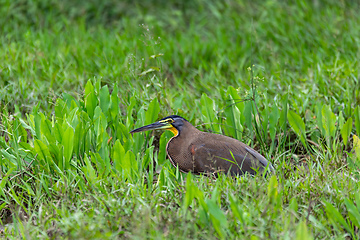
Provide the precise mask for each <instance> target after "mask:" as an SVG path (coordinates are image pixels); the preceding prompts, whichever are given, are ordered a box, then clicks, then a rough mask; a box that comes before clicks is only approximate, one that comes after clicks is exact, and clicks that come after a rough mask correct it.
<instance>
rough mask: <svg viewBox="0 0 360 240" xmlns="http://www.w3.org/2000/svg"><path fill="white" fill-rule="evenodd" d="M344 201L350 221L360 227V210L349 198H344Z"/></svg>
mask: <svg viewBox="0 0 360 240" xmlns="http://www.w3.org/2000/svg"><path fill="white" fill-rule="evenodd" d="M344 203H345V205H346V208H347V210H348V212H349V217H350V219H351V221H352V223H353V224H354V225H355V226H357V227H358V228H360V211H359V210H358V209H357V208H356V206H355V205H354V204H353V203H352V202H351V201H350V200H349V199H347V198H345V200H344Z"/></svg>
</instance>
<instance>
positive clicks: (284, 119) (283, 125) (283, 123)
mask: <svg viewBox="0 0 360 240" xmlns="http://www.w3.org/2000/svg"><path fill="white" fill-rule="evenodd" d="M281 104H282V109H281V112H280V118H279V125H280V128H281V129H282V130H283V131H284V132H285V131H286V123H287V115H288V94H287V93H286V94H285V95H284V96H283V97H282V99H281Z"/></svg>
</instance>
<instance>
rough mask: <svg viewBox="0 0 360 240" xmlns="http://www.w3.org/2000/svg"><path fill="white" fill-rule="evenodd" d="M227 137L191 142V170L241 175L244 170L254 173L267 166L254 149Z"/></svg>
mask: <svg viewBox="0 0 360 240" xmlns="http://www.w3.org/2000/svg"><path fill="white" fill-rule="evenodd" d="M222 137H223V136H222ZM208 139H209V138H208ZM229 139H231V138H227V139H222V138H221V139H215V141H201V142H199V143H197V142H193V143H191V144H190V146H189V150H190V153H191V155H192V160H193V163H194V169H193V171H194V172H198V173H200V172H216V171H224V172H228V171H230V172H231V174H233V175H236V174H238V175H242V174H244V173H245V172H249V173H250V174H256V172H257V171H258V170H263V169H264V167H265V166H267V160H266V159H265V158H264V157H263V156H261V155H260V154H259V153H257V152H256V151H255V150H253V149H251V148H250V147H249V146H247V145H245V144H243V143H241V142H240V141H238V140H235V139H231V141H229ZM224 140H225V141H224ZM232 140H235V141H232Z"/></svg>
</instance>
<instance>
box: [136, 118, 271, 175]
mask: <svg viewBox="0 0 360 240" xmlns="http://www.w3.org/2000/svg"><path fill="white" fill-rule="evenodd" d="M153 129H167V130H170V131H171V132H173V133H174V135H175V136H174V137H172V138H171V139H170V140H169V142H168V143H167V146H166V152H167V154H168V157H169V159H170V162H171V163H172V165H173V166H174V167H179V170H180V171H182V172H189V171H190V172H192V173H195V174H199V173H217V172H225V173H228V172H229V173H230V174H232V175H242V174H245V173H246V172H248V173H250V174H252V175H255V174H256V172H257V171H259V172H261V173H262V172H264V170H265V169H266V168H268V170H270V171H273V167H272V166H271V164H270V163H268V161H267V160H266V159H265V158H264V157H263V156H262V155H261V154H259V153H258V152H256V151H255V150H254V149H252V148H251V147H249V146H247V145H246V144H244V143H242V142H240V141H239V140H236V139H234V138H230V137H227V136H224V135H219V134H213V133H207V132H202V131H199V130H198V129H196V128H195V127H194V126H193V125H191V123H189V122H188V121H187V120H186V119H184V118H182V117H180V116H177V115H172V116H169V117H166V118H163V119H161V120H160V121H158V122H156V123H153V124H150V125H147V126H144V127H141V128H138V129H135V130H132V131H131V133H135V132H142V131H147V130H153Z"/></svg>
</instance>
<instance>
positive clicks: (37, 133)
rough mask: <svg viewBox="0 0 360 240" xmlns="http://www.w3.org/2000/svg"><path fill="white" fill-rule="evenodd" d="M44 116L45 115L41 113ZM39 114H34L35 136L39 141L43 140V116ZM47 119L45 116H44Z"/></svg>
mask: <svg viewBox="0 0 360 240" xmlns="http://www.w3.org/2000/svg"><path fill="white" fill-rule="evenodd" d="M40 114H41V115H43V116H44V114H42V113H40ZM40 114H39V113H36V114H34V125H35V136H36V138H37V139H40V140H42V136H41V116H40ZM44 117H45V116H44Z"/></svg>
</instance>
